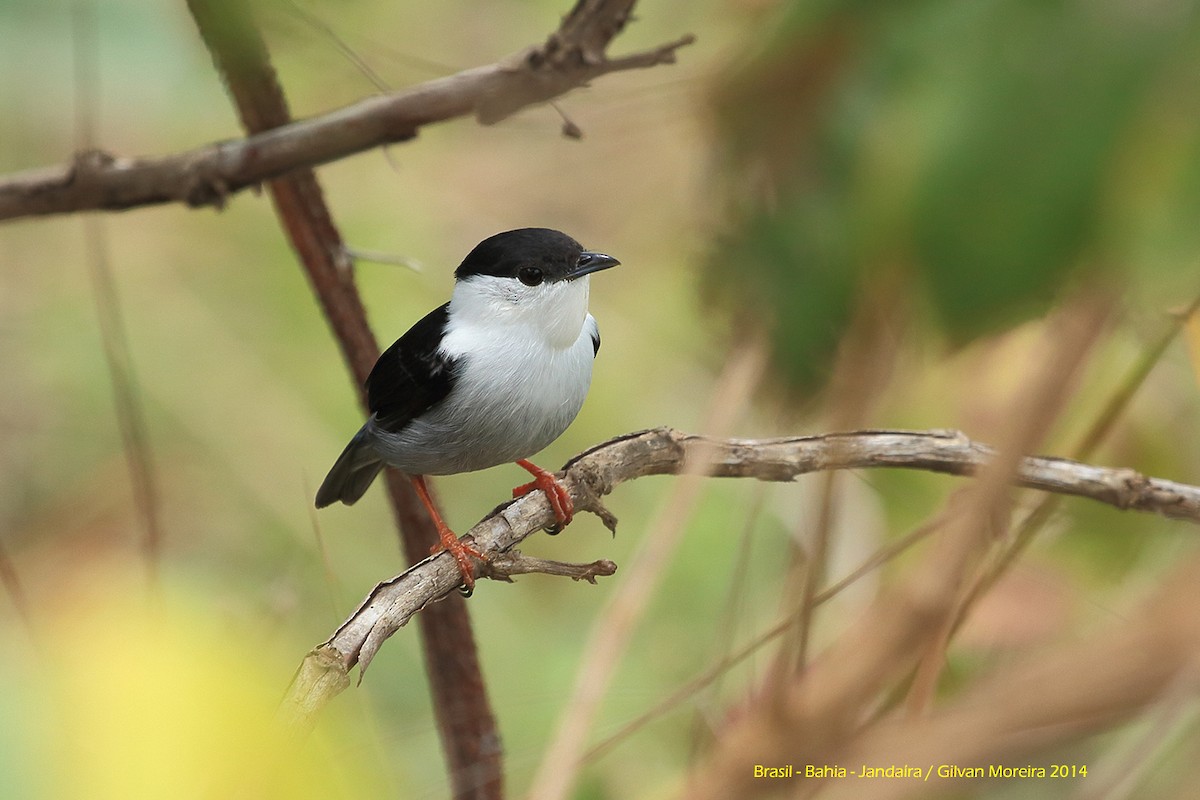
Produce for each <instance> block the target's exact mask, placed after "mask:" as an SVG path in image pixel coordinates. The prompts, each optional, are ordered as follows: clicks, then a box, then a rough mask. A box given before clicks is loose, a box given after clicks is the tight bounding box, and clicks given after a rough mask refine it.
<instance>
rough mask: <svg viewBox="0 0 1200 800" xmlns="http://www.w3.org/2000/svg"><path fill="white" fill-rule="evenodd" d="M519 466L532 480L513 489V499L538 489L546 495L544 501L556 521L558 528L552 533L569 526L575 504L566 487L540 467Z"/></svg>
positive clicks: (573, 515)
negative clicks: (530, 475)
mask: <svg viewBox="0 0 1200 800" xmlns="http://www.w3.org/2000/svg"><path fill="white" fill-rule="evenodd" d="M521 466H522V467H524V468H525V469H526V470H528V471H529V472H530V473H532V474H533V480H532V481H530V482H529V483H526V484H522V485H521V486H518V487H516V488H515V489H513V497H524V496H525V495H527V494H529V493H530V492H532V491H534V490H535V489H539V490H541V492H542V493H543V494H545V495H546V500H547V501H549V503H550V508H551V509H552V510H553V511H554V519H556V520H557V521H558V527H557V529H556V530H555V531H554V533H558V532H559V531H561V530H562V529H563V527H564V526H566V525H570V524H571V520H572V519H573V518H574V517H575V502H574V501H573V500H572V499H571V493H570V492H568V491H567V487H565V486H563V485H562V482H561V481H559V480H558V478H556V477H554V474H553V473H551V472H547V471H546V470H544V469H542V468H541V467H534V466H533V465H532V464H531V465H529V466H526V465H524V464H522V465H521ZM547 532H549V529H547Z"/></svg>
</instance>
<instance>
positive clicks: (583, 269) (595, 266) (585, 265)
mask: <svg viewBox="0 0 1200 800" xmlns="http://www.w3.org/2000/svg"><path fill="white" fill-rule="evenodd" d="M620 263H621V262H620V261H617V260H616V259H615V258H613V257H612V256H606V255H604V253H592V252H589V251H584V252H583V253H581V254H580V256H579V260H578V261H576V262H575V267H574V269H572V270H571V271H570V272H568V273H567V280H569V281H573V280H575V279H576V278H582V277H583V276H584V275H591V274H592V273H593V272H599V271H600V270H602V269H608V268H609V267H615V266H616V265H617V264H620Z"/></svg>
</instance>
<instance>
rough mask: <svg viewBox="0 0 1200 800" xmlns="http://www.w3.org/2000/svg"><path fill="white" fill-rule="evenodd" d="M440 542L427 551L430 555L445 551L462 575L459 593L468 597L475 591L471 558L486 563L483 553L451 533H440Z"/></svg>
mask: <svg viewBox="0 0 1200 800" xmlns="http://www.w3.org/2000/svg"><path fill="white" fill-rule="evenodd" d="M440 536H441V541H439V542H438V543H437V544H435V545H434V546H433V547H431V548H430V549H429V552H430V553H431V554H432V555H437V554H438V553H440V552H442V551H443V550H445V551H446V552H448V553H449V554H450V555H451V556H453V557H454V560H455V561H457V562H458V570H459V572H461V573H462V578H463V582H462V586H460V587H459V592H460V593H461V594H462V595H463V597H470V596H471V593H472V592H473V591H474V589H475V567H474V565H473V564H472V563H471V558H472V557H473V558H477V559H479V560H480V561H487V559H486V558H485V557H484V555H483V553H481V552H479V551H478V550H476V549H475V548H474V547H472V546H471V545H469V544H467V543H466V542H464V541H462V540H461V539H459V538H458V537H457V536H455V535H454V532H453V531H449V530H447V531H443V532H440Z"/></svg>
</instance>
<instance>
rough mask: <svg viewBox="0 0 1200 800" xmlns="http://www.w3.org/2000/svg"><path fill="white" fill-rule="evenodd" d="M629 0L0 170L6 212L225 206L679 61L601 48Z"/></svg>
mask: <svg viewBox="0 0 1200 800" xmlns="http://www.w3.org/2000/svg"><path fill="white" fill-rule="evenodd" d="M633 4H634V0H582V1H581V2H579V3H577V4H576V6H575V8H574V9H573V10H572V11H571V13H570V14H568V15H567V16H566V18H565V19H564V20H563V23H562V25H561V26H560V28H559V29H558V30H557V31H555V32H554V33H553V34H551V35H550V37H549V38H548V39H547V41H546V42H545V43H544V44H542V45H537V46H532V47H527V48H525V49H524V50H522V51H520V52H518V53H515V54H513V55H511V56H509V57H508V58H505V59H503V60H501V61H499V62H497V63H495V64H490V65H487V66H482V67H475V68H473V69H468V70H464V71H463V72H459V73H456V74H454V75H450V76H447V77H444V78H438V79H436V80H432V81H428V82H426V83H422V84H418V85H417V86H413V87H411V88H408V89H403V90H400V91H396V92H390V93H387V94H383V95H377V96H374V97H369V98H366V99H364V100H360V101H358V102H356V103H354V104H352V105H349V106H346V107H345V108H341V109H338V110H336V111H331V112H329V113H327V114H323V115H321V116H318V117H313V118H311V119H307V120H300V121H297V122H292V123H290V124H287V125H283V126H281V127H277V128H273V129H272V130H269V131H264V132H261V133H257V134H255V135H252V136H248V137H247V138H245V139H234V140H229V141H224V142H215V143H212V144H208V145H205V146H203V147H198V148H196V149H195V150H190V151H188V152H186V153H178V154H175V155H169V156H162V157H156V158H124V157H119V156H115V155H112V154H110V153H106V152H103V151H100V150H91V151H86V152H80V153H77V154H76V155H75V157H74V159H73V161H72V162H71V163H69V164H60V165H57V166H53V167H45V168H40V169H34V170H28V171H26V172H20V173H16V174H14V175H9V176H7V177H4V178H0V220H3V219H14V218H18V217H27V216H34V215H46V214H63V213H70V212H74V211H84V210H93V209H105V210H122V209H128V208H134V207H137V206H144V205H152V204H158V203H172V202H183V203H187V204H188V205H190V206H206V205H214V206H218V207H219V206H221V205H222V204H223V203H224V202H225V198H226V197H227V196H228V195H230V194H232V193H234V192H237V191H239V190H241V189H245V188H246V187H248V186H255V185H257V184H259V183H262V182H263V181H267V180H270V179H272V178H278V177H280V176H281V175H284V174H286V173H288V172H290V171H292V170H295V169H300V168H311V167H316V166H318V165H321V164H327V163H329V162H331V161H335V160H337V159H339V158H344V157H346V156H349V155H353V154H355V153H360V152H362V151H364V150H368V149H370V148H373V147H378V146H380V145H385V144H391V143H395V142H402V141H406V140H408V139H412V138H413V137H415V136H416V135H417V132H418V130H420V129H421V128H422V127H423V126H425V125H429V124H432V123H435V122H442V121H445V120H449V119H454V118H455V117H462V116H467V115H473V116H474V117H475V118H476V119H477V120H479V122H481V123H483V124H485V125H486V124H491V123H494V122H499V121H500V120H502V119H504V118H506V117H508V116H511V115H512V114H514V113H516V112H517V111H520V110H521V109H522V108H525V107H527V106H530V105H534V104H536V103H542V102H545V101H547V100H552V99H554V98H555V97H558V96H560V95H562V94H565V93H566V92H569V91H570V90H572V89H575V88H577V87H579V86H583V85H585V84H586V83H587V82H588V81H591V80H593V79H595V78H598V77H600V76H602V75H606V74H608V73H610V72H620V71H623V70H630V69H641V68H645V67H652V66H656V65H658V64H669V63H673V62H674V60H675V51H676V50H678V49H679V48H680V47H684V46H685V45H688V44H691V43H692V41H693V37H691V36H683V37H681V38H679V39H677V40H675V41H673V42H669V43H667V44H663V45H661V46H659V47H656V48H654V49H652V50H647V51H643V52H639V53H634V54H631V55H627V56H622V57H619V58H609V57H608V56H607V55H606V54H605V48H606V47H607V45H608V43H609V42H610V41H611V40H612V38H613V37H614V36H616V35H617V34H618V33H619V32H620V31H621V30H622V29H623V28H624V26H625V23H626V22H627V21H628V19H629V14H630V11H631V9H632V7H633Z"/></svg>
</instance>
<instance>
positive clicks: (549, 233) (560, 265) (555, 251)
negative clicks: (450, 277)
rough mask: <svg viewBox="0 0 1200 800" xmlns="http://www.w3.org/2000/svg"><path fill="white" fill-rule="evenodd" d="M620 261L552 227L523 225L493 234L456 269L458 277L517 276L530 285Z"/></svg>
mask: <svg viewBox="0 0 1200 800" xmlns="http://www.w3.org/2000/svg"><path fill="white" fill-rule="evenodd" d="M619 263H620V262H619V261H617V260H616V259H615V258H613V257H612V256H607V255H605V254H603V253H593V252H590V251H587V250H584V249H583V245H581V244H580V243H579V242H577V241H575V240H574V239H572V238H571V237H570V236H567V235H566V234H565V233H562V232H560V231H556V230H551V229H550V228H519V229H517V230H515V231H505V232H504V233H497V234H496V235H495V236H489V237H488V238H486V239H484V240H483V241H482V242H480V243H479V244H477V245H475V249H474V250H472V251H471V252H470V253H468V254H467V257H466V258H464V259H463V262H462V264H460V265H459V266H458V269H457V270H455V271H454V277H455V278H456V279H457V280H460V281H461V280H463V279H465V278H469V277H471V276H473V275H491V276H494V277H497V278H515V279H517V280H519V281H521V283H523V284H525V285H526V286H537V285H538V284H540V283H553V282H556V281H565V280H573V279H575V278H580V277H582V276H584V275H588V274H590V273H592V272H597V271H599V270H602V269H608V268H609V267H615V266H616V265H617V264H619Z"/></svg>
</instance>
